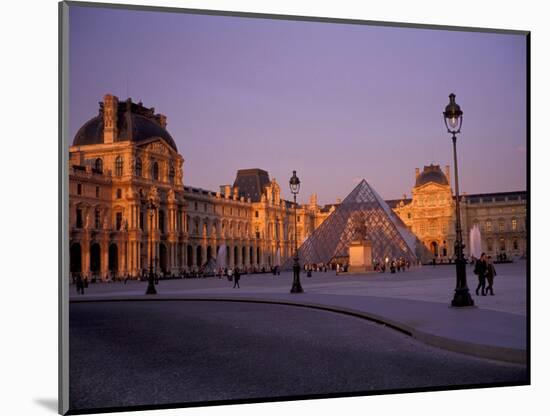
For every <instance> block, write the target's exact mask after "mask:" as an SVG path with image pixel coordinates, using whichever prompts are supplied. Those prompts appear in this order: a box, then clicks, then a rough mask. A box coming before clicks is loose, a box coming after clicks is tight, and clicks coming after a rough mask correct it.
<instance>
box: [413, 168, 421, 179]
mask: <svg viewBox="0 0 550 416" xmlns="http://www.w3.org/2000/svg"><path fill="white" fill-rule="evenodd" d="M414 173H415V175H416V176H415V177H416V178H418V175H420V168H415V169H414Z"/></svg>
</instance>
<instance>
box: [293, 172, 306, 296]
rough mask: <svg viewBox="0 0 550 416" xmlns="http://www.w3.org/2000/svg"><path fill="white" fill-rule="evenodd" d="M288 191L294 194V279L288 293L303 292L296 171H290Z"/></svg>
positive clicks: (298, 182) (298, 184)
mask: <svg viewBox="0 0 550 416" xmlns="http://www.w3.org/2000/svg"><path fill="white" fill-rule="evenodd" d="M289 185H290V192H292V195H293V196H294V265H293V266H292V270H293V272H294V279H293V281H292V289H290V293H303V292H304V289H302V285H301V284H300V259H299V258H298V228H297V226H298V220H297V216H298V210H297V205H296V195H298V192H300V179H298V176H296V171H295V170H293V171H292V178H290V181H289Z"/></svg>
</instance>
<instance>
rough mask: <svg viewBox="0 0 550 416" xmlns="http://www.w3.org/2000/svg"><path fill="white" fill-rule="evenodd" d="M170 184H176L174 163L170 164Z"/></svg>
mask: <svg viewBox="0 0 550 416" xmlns="http://www.w3.org/2000/svg"><path fill="white" fill-rule="evenodd" d="M168 176H169V180H170V183H174V178H175V177H176V170H175V169H174V163H173V162H170V173H169V175H168Z"/></svg>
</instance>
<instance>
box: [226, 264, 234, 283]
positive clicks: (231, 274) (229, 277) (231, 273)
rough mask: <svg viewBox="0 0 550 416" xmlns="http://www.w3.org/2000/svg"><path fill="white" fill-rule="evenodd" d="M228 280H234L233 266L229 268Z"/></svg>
mask: <svg viewBox="0 0 550 416" xmlns="http://www.w3.org/2000/svg"><path fill="white" fill-rule="evenodd" d="M227 280H229V281H232V280H233V269H232V268H231V267H230V268H229V269H227Z"/></svg>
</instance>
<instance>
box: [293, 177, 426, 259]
mask: <svg viewBox="0 0 550 416" xmlns="http://www.w3.org/2000/svg"><path fill="white" fill-rule="evenodd" d="M361 238H365V239H367V240H369V241H370V242H372V259H373V261H375V260H378V261H384V259H385V258H386V257H388V258H389V259H390V260H391V259H397V258H403V259H405V260H409V261H410V262H412V263H414V262H416V261H417V259H421V258H423V257H424V256H425V255H426V253H427V250H426V248H425V247H424V245H423V244H422V243H421V242H420V241H419V240H418V239H417V238H416V236H415V235H414V234H412V233H411V232H410V231H409V229H408V228H407V226H406V225H405V224H404V223H403V221H401V219H400V218H399V217H398V216H397V214H395V213H394V212H393V211H392V209H391V208H390V207H389V206H388V204H386V202H385V201H384V200H383V199H382V198H381V197H380V195H378V194H377V193H376V191H375V190H374V189H373V188H372V187H371V186H370V185H369V184H368V183H367V181H366V180H365V179H363V180H362V181H361V182H360V183H359V184H358V185H357V186H356V187H355V189H354V190H353V191H351V193H350V194H349V195H348V196H347V197H346V198H345V199H344V200H343V201H342V203H341V204H340V205H339V206H338V207H337V208H336V210H335V211H334V212H333V213H332V214H330V215H329V217H328V218H327V219H326V220H325V221H323V223H322V224H321V225H320V226H319V227H317V229H315V231H314V232H313V233H312V234H311V235H310V236H309V237H308V238H307V239H306V240H305V241H304V243H303V244H302V245H301V246H300V248H299V249H298V255H299V257H300V263H301V264H302V265H303V264H308V263H330V262H331V261H340V259H341V258H344V257H348V256H349V245H350V243H351V242H352V241H354V240H357V239H361ZM285 266H286V267H291V266H292V259H289V260H287V262H286V264H285V265H284V266H283V267H285Z"/></svg>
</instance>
